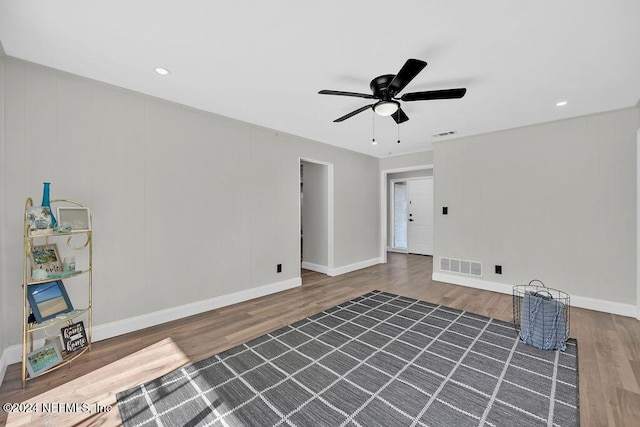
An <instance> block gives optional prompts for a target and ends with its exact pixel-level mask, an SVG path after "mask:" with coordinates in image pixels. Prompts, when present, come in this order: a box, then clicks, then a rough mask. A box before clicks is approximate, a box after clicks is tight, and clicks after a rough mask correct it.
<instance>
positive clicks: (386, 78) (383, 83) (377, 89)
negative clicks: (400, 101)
mask: <svg viewBox="0 0 640 427" xmlns="http://www.w3.org/2000/svg"><path fill="white" fill-rule="evenodd" d="M394 77H395V74H385V75H383V76H379V77H376V78H375V79H373V80H371V83H370V84H369V87H370V88H371V92H373V96H374V97H375V98H377V99H381V100H383V101H389V100H390V99H392V98H393V96H394V95H395V93H393V92H391V91H387V87H388V86H389V83H391V81H392V80H393V78H394Z"/></svg>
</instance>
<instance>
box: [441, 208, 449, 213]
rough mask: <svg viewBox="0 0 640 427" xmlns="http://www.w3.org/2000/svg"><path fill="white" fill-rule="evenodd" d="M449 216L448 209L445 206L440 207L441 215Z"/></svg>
mask: <svg viewBox="0 0 640 427" xmlns="http://www.w3.org/2000/svg"><path fill="white" fill-rule="evenodd" d="M448 214H449V208H448V207H446V206H443V207H442V215H448Z"/></svg>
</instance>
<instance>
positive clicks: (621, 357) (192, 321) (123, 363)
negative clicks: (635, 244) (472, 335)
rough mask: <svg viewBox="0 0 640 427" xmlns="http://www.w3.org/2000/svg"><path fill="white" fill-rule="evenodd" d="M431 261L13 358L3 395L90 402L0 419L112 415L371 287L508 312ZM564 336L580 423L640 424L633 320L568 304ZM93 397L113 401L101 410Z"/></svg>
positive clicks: (55, 420) (318, 279)
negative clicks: (146, 390) (185, 372)
mask: <svg viewBox="0 0 640 427" xmlns="http://www.w3.org/2000/svg"><path fill="white" fill-rule="evenodd" d="M431 271H432V258H431V257H425V256H418V255H402V254H394V253H390V254H389V262H388V263H387V264H380V265H376V266H373V267H369V268H366V269H363V270H359V271H356V272H352V273H348V274H345V275H342V276H338V277H328V276H325V275H323V274H320V273H315V272H312V271H307V270H303V272H302V278H303V286H302V287H299V288H295V289H291V290H288V291H284V292H280V293H278V294H274V295H269V296H266V297H262V298H258V299H255V300H251V301H247V302H244V303H240V304H236V305H233V306H229V307H225V308H221V309H218V310H213V311H210V312H207V313H202V314H199V315H196V316H191V317H189V318H185V319H181V320H177V321H174V322H170V323H166V324H163V325H159V326H155V327H151V328H148V329H144V330H141V331H137V332H133V333H130V334H126V335H123V336H119V337H115V338H111V339H108V340H103V341H100V342H96V343H94V344H93V347H92V350H91V351H90V352H89V353H87V355H85V356H83V357H81V358H80V359H78V361H76V362H74V363H73V366H72V367H70V368H69V367H63V368H62V369H59V370H57V371H55V372H52V373H50V374H47V375H43V376H42V377H39V378H36V379H34V380H32V381H29V382H28V383H27V388H26V389H25V390H23V389H22V388H21V386H22V384H21V379H20V364H14V365H11V366H9V367H8V369H7V373H6V375H5V378H4V382H3V383H2V387H1V388H0V401H1V402H2V403H3V404H4V403H5V402H33V403H36V404H37V405H38V409H41V405H42V404H43V403H56V402H60V403H67V404H73V403H78V404H81V403H87V404H89V410H90V411H91V413H74V412H70V413H57V414H46V415H45V414H42V412H41V411H39V412H38V413H32V414H11V415H10V416H9V418H8V419H7V415H6V413H5V412H3V411H0V425H1V424H4V423H6V422H7V421H8V423H9V425H56V426H60V425H95V426H97V425H106V426H112V425H119V424H120V416H119V413H118V409H117V407H116V402H115V393H116V392H118V391H121V390H125V389H127V388H130V387H132V386H135V385H137V384H139V383H141V382H144V381H148V380H151V379H154V378H156V377H159V376H161V375H163V374H165V373H167V372H170V371H172V370H174V369H176V368H178V367H180V366H183V365H185V364H188V363H191V362H195V361H198V360H201V359H203V358H206V357H208V356H211V355H213V354H215V353H218V352H220V351H223V350H225V349H228V348H230V347H233V346H235V345H238V344H241V343H242V342H245V341H248V340H250V339H252V338H255V337H257V336H260V335H262V334H264V333H266V332H269V331H272V330H275V329H277V328H279V327H281V326H284V325H287V324H289V323H291V322H294V321H296V320H299V319H302V318H304V317H307V316H309V315H312V314H314V313H317V312H319V311H322V310H324V309H326V308H329V307H332V306H334V305H336V304H339V303H341V302H344V301H346V300H349V299H351V298H354V297H356V296H358V295H362V294H364V293H366V292H369V291H371V290H374V289H379V290H384V291H389V292H392V293H396V294H400V295H405V296H408V297H413V298H418V299H422V300H426V301H431V302H435V303H439V304H444V305H447V306H450V307H456V308H459V309H463V310H467V311H470V312H474V313H479V314H483V315H486V316H490V317H495V318H497V319H501V320H505V321H511V320H512V300H511V296H510V295H503V294H498V293H493V292H487V291H481V290H476V289H472V288H466V287H462V286H455V285H449V284H445V283H439V282H433V281H431V279H430V278H431ZM571 336H572V337H575V338H577V339H578V348H579V375H580V418H581V424H582V426H632V425H640V385H639V384H640V321H638V320H636V319H633V318H628V317H621V316H615V315H611V314H606V313H601V312H596V311H590V310H584V309H578V308H572V309H571ZM95 402H99V403H100V404H101V405H102V406H108V405H111V406H112V409H111V411H109V412H101V413H98V412H96V407H95ZM71 408H72V407H71ZM42 417H44V418H42Z"/></svg>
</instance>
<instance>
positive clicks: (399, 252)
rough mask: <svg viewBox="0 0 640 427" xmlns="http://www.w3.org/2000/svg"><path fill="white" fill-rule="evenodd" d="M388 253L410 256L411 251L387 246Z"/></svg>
mask: <svg viewBox="0 0 640 427" xmlns="http://www.w3.org/2000/svg"><path fill="white" fill-rule="evenodd" d="M387 252H395V253H398V254H408V253H409V251H408V250H407V249H399V248H393V247H391V246H387Z"/></svg>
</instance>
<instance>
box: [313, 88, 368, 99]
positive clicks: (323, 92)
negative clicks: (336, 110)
mask: <svg viewBox="0 0 640 427" xmlns="http://www.w3.org/2000/svg"><path fill="white" fill-rule="evenodd" d="M318 93H319V94H320V95H341V96H355V97H357V98H366V99H374V98H375V97H374V96H373V95H371V94H370V93H358V92H342V91H339V90H321V91H320V92H318Z"/></svg>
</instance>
